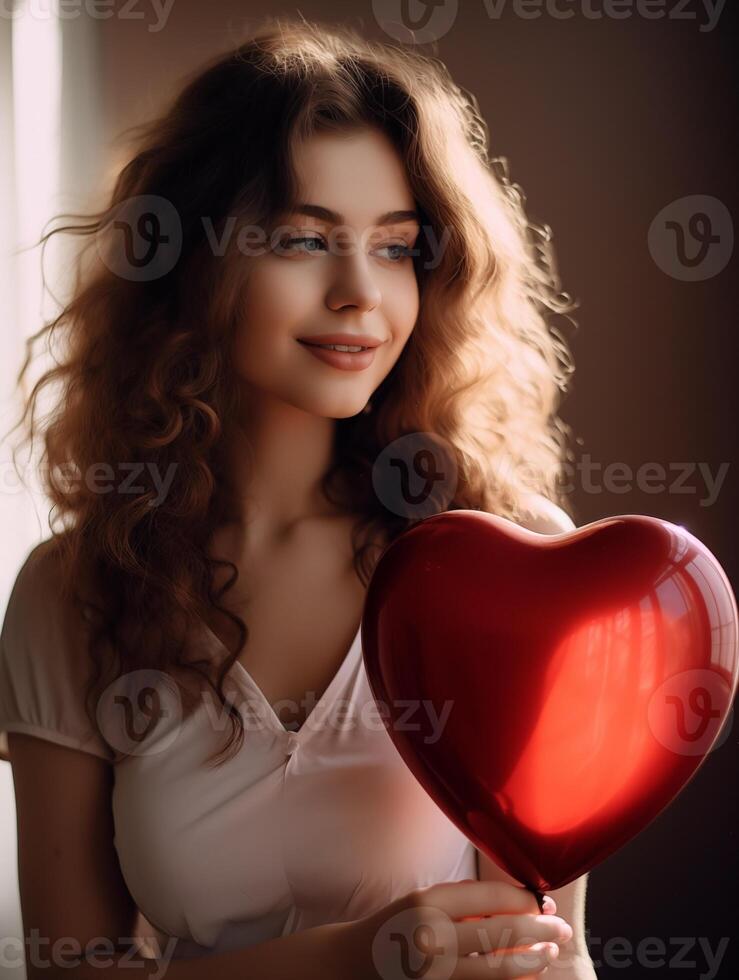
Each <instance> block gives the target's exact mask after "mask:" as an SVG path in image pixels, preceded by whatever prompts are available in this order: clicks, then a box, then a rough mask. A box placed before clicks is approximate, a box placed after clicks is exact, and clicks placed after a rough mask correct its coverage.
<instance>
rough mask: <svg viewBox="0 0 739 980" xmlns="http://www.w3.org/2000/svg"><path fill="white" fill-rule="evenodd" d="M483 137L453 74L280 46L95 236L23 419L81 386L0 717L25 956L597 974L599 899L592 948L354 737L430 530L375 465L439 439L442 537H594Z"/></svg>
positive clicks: (5, 650)
mask: <svg viewBox="0 0 739 980" xmlns="http://www.w3.org/2000/svg"><path fill="white" fill-rule="evenodd" d="M486 145H487V134H486V129H485V126H484V123H483V122H482V120H481V119H480V116H479V113H478V111H477V108H476V104H475V102H474V100H472V99H471V98H470V97H468V96H466V95H465V94H463V93H462V92H461V91H460V90H459V89H458V88H457V87H456V86H455V85H454V83H453V82H452V81H451V79H450V78H449V76H448V74H447V72H446V70H445V69H444V67H443V66H442V65H441V64H440V63H438V62H436V61H434V60H430V59H426V58H424V57H422V56H420V55H419V54H417V53H414V52H412V51H407V50H403V49H400V48H395V47H391V46H385V45H381V44H370V43H367V42H365V41H363V40H362V39H361V38H359V37H357V36H356V35H354V34H353V33H351V32H349V31H346V30H333V31H328V30H326V29H325V28H324V27H323V26H319V25H309V24H306V23H304V22H299V23H292V22H284V21H278V22H274V23H271V24H268V25H267V26H266V27H265V28H264V29H263V30H261V31H260V32H259V33H258V34H257V35H255V36H254V37H253V38H252V39H250V40H248V41H247V42H246V43H244V44H243V45H241V46H240V47H239V48H238V49H237V50H236V51H234V52H231V53H229V54H228V55H226V56H225V57H220V58H218V59H216V60H214V61H213V63H212V64H210V65H209V66H207V67H206V69H204V70H202V71H200V72H199V73H198V74H197V75H195V76H194V77H193V78H192V79H191V80H190V81H189V82H188V84H187V85H186V86H185V87H184V89H183V90H182V92H181V94H180V95H179V97H178V98H177V99H176V100H175V102H174V103H173V104H172V105H171V107H169V108H168V110H167V111H166V112H165V113H164V115H162V116H161V117H160V118H158V119H156V120H155V121H154V122H153V123H150V124H149V125H147V126H144V127H142V128H141V131H140V132H139V133H138V135H137V143H136V145H135V146H134V149H133V152H132V155H131V158H130V161H129V162H128V163H127V164H126V166H124V167H123V169H122V170H121V172H120V174H119V176H118V179H117V181H116V184H115V187H114V190H113V192H112V196H111V199H110V202H109V206H108V207H107V208H106V209H105V210H104V211H102V212H100V213H99V214H96V215H95V216H94V218H93V220H92V221H90V222H88V223H87V224H82V225H77V226H71V227H69V228H68V229H67V230H72V231H75V232H76V233H78V234H81V235H86V236H89V242H88V245H89V246H90V247H89V249H88V250H89V251H92V252H93V253H94V254H93V258H92V260H91V262H90V265H89V267H85V268H83V266H82V262H83V256H81V258H80V278H79V280H78V283H77V289H76V292H75V295H74V296H73V298H72V300H71V302H70V303H69V305H68V306H67V307H66V308H65V309H64V310H63V311H62V313H61V314H60V316H59V317H58V318H57V320H56V321H55V322H54V323H53V324H50V325H49V326H48V327H47V328H45V329H46V330H54V329H62V330H64V331H65V340H66V342H67V345H68V346H67V350H66V358H65V359H62V360H60V361H59V363H58V366H57V367H55V368H54V369H53V370H51V371H50V372H48V373H47V375H45V376H44V377H43V378H42V379H41V380H40V381H39V382H38V383H37V385H36V386H35V388H34V389H33V391H32V393H31V398H30V399H29V407H30V403H31V402H32V401H33V400H35V397H36V393H37V391H38V389H39V388H40V387H41V386H42V385H43V384H46V383H49V382H52V381H59V382H61V383H62V386H63V389H62V397H61V398H60V401H59V406H58V410H57V412H56V413H55V414H54V416H53V417H52V418H51V420H50V422H49V424H48V427H47V428H46V431H45V434H44V447H45V453H46V458H47V461H48V474H49V478H48V488H47V492H48V493H49V495H50V497H51V499H52V500H53V502H54V504H55V506H56V507H57V508H58V510H59V511H60V513H61V515H62V516H63V519H64V528H63V529H62V530H60V531H58V532H55V533H54V534H53V536H52V538H50V539H49V540H47V541H45V542H43V543H42V544H41V545H39V546H38V547H37V548H36V549H34V551H33V552H32V553H31V555H30V556H29V558H28V559H27V561H26V563H25V564H24V566H23V568H22V569H21V570H20V572H19V575H18V578H17V580H16V583H15V586H14V589H13V593H12V595H11V598H10V602H9V605H8V609H7V612H6V617H5V622H4V625H3V644H2V663H1V666H2V675H1V676H2V681H3V687H2V693H1V694H0V700H1V704H0V707H1V709H2V710H1V711H0V727H2V728H3V729H4V730H6V731H8V732H9V733H11V734H10V735H9V739H8V741H9V747H10V758H11V762H12V765H13V772H14V779H15V785H16V798H17V806H18V820H19V828H20V838H19V847H20V865H19V868H20V879H21V882H20V884H21V900H22V908H23V918H24V924H25V928H26V931H27V932H28V931H29V930H30V929H31V928H35V929H37V930H39V932H40V934H41V936H46V937H50V938H51V939H52V940H54V939H56V938H58V937H61V936H66V937H74V941H75V942H77V943H78V946H79V948H78V949H77V950H76V954H75V955H77V957H78V959H77V960H76V961H75V962H76V963H77V966H76V973H75V975H76V976H79V977H88V976H95V977H97V976H99V973H96V972H93V971H94V970H99V969H100V965H99V963H100V960H98V962H97V963H93V962H92V955H91V953H92V951H91V950H90V949H89V947H88V946H87V943H88V940H90V939H92V938H93V937H108V939H109V941H111V942H112V947H110V948H109V949H108V950H107V953H108V969H112V970H117V969H124V968H125V967H126V966H127V965H129V964H128V963H124V962H123V960H124V959H125V958H126V957H130V956H131V955H133V957H134V958H135V959H136V960H141V964H139V963H138V962H137V964H136V965H145V967H146V969H147V970H149V972H147V973H146V974H145V975H147V976H148V975H154V974H155V972H156V971H157V970H160V969H162V968H163V966H165V965H166V969H167V970H168V973H169V976H170V977H172V978H173V980H180V978H188V977H195V976H202V975H203V970H204V969H206V970H207V972H208V975H210V974H211V973H214V974H217V975H218V976H220V977H222V978H229V977H237V976H238V977H240V978H241V977H244V976H249V977H262V976H264V977H269V978H271V980H278V978H282V977H288V976H290V977H294V976H296V975H299V976H301V977H302V978H307V977H313V976H316V977H319V976H320V977H321V978H322V980H323V978H327V977H336V978H339V977H349V976H351V977H360V978H361V977H377V976H385V977H387V976H391V975H392V976H398V975H406V974H399V973H398V972H397V971H398V969H401V967H402V962H405V963H406V967H405V969H406V971H410V970H413V969H415V970H418V969H420V968H419V966H418V961H416V962H415V963H414V962H412V960H413V956H416V957H421V956H423V957H426V959H425V960H424V965H423V968H422V972H413V973H411V972H407V975H409V976H410V975H414V976H420V975H423V974H427V975H428V976H433V977H442V976H443V977H451V976H454V977H455V978H460V980H461V978H466V977H470V978H474V977H483V976H484V977H518V976H524V975H530V974H532V973H537V972H541V971H542V970H543V969H545V968H546V965H547V963H548V962H551V959H552V957H553V956H556V955H557V953H558V952H559V948H560V946H561V947H562V952H561V956H560V959H559V961H558V963H557V966H558V968H561V969H560V973H561V975H562V976H563V977H564V976H567V977H571V978H572V977H592V976H594V974H593V973H592V967H591V966H590V964H589V960H588V958H587V949H586V948H585V944H584V937H583V928H584V922H583V902H584V880H579V881H578V882H574V883H572V885H570V886H568V887H567V888H563V889H560V890H559V891H558V892H557V893H556V895H557V897H558V899H560V900H561V902H562V905H563V909H562V911H563V914H564V915H565V917H567V916H569V918H570V920H571V924H570V925H568V924H567V923H566V922H565V921H564V919H563V918H561V917H559V916H556V915H553V914H552V913H553V912H554V911H556V905H555V904H554V903H553V902H551V901H550V902H549V904H548V905H547V906H545V907H544V910H543V911H544V912H545V913H548V914H544V915H539V914H538V913H539V909H538V906H537V903H536V901H535V899H534V896H533V895H532V894H531V893H530V892H528V891H526V890H525V889H523V888H521V887H520V886H518V885H517V884H516V883H514V882H513V880H512V879H510V878H508V877H507V876H506V875H505V874H504V873H503V872H502V871H501V870H500V869H498V868H497V867H496V866H495V865H493V864H492V862H490V861H489V860H488V859H487V858H485V857H484V856H483V855H478V854H477V853H476V851H475V848H474V847H473V846H472V845H471V843H470V842H469V841H467V840H466V838H464V836H463V835H462V834H461V833H460V832H459V831H458V830H457V829H456V827H454V826H453V825H452V824H451V823H450V821H449V820H448V819H447V818H446V817H445V816H444V815H443V814H442V813H441V811H440V810H439V809H438V808H437V807H436V806H435V804H433V802H432V801H431V800H430V799H429V798H428V797H427V796H426V794H425V793H424V792H423V791H422V790H421V788H420V786H419V785H418V784H417V782H416V781H415V779H414V778H413V777H412V776H411V775H410V773H409V772H408V771H407V770H406V768H405V767H404V765H403V764H402V762H401V761H400V759H399V757H398V755H397V753H396V752H395V750H394V747H393V746H392V743H391V742H390V739H389V736H388V734H387V732H386V731H385V730H384V728H383V726H382V725H381V724H380V725H379V726H378V725H376V724H375V725H371V724H369V723H368V722H367V714H366V712H365V711H364V709H366V708H367V707H368V706H371V703H372V697H371V693H370V691H369V688H368V685H367V679H366V676H365V674H364V671H363V663H362V657H361V649H360V643H359V622H360V619H361V613H362V604H363V598H364V593H365V588H366V585H367V582H368V579H369V575H370V573H371V571H372V568H373V567H374V563H375V562H376V560H377V558H378V557H379V554H380V552H381V550H382V548H383V547H384V546H385V545H386V544H387V543H388V542H390V541H392V540H393V539H394V538H395V537H397V536H398V535H399V534H400V533H402V531H404V530H405V529H407V528H408V527H409V526H411V524H412V523H413V522H414V521H415V520H418V519H419V518H420V517H423V516H426V514H427V513H428V511H426V512H423V511H422V509H421V508H419V506H417V505H416V503H414V502H413V501H415V499H416V498H415V497H414V498H412V500H411V502H410V503H407V506H401V507H398V506H397V505H394V504H393V503H392V501H390V500H389V499H388V497H387V495H386V494H385V493H384V492H383V490H382V487H383V483H382V480H380V481H379V482H378V480H377V465H376V461H377V460H378V457H379V455H380V454H381V452H382V451H383V449H384V448H385V447H387V446H388V445H389V444H390V443H393V444H394V445H396V446H397V447H398V450H397V451H398V453H399V454H400V463H399V465H405V466H407V468H408V471H409V472H410V470H411V468H412V466H413V463H414V458H415V457H414V454H415V452H416V450H417V447H418V445H419V439H420V440H421V441H422V442H423V440H424V438H430V437H433V440H435V442H434V445H436V446H438V447H442V450H443V458H441V457H440V458H439V459H436V460H435V462H436V463H437V465H438V464H439V463H444V462H446V463H447V464H448V463H449V461H450V460H451V462H452V463H453V465H452V466H448V465H447V467H446V469H443V468H442V469H443V473H444V474H445V475H444V478H443V479H441V481H440V482H439V483H436V484H434V490H433V494H432V498H431V499H432V502H433V508H432V512H433V510H439V509H453V508H479V509H484V510H487V511H491V512H495V513H498V514H500V515H502V516H505V517H510V518H511V519H512V520H518V521H521V522H522V523H526V524H527V526H529V527H532V528H533V529H535V530H550V531H558V530H563V529H567V528H571V527H573V526H574V525H573V524H572V521H571V520H570V519H569V518H568V516H567V515H566V514H565V513H564V511H563V510H562V509H561V508H560V507H559V505H558V504H555V503H554V502H553V499H552V498H555V499H556V497H557V494H558V483H557V478H558V471H559V469H560V468H561V463H562V455H563V449H564V440H563V433H564V431H565V427H564V426H563V425H562V423H561V421H560V420H559V419H558V417H557V416H556V408H557V399H558V396H559V392H560V389H563V388H564V386H565V381H566V378H567V376H568V374H569V373H570V371H571V363H570V360H569V356H568V353H567V349H566V347H565V345H564V343H563V342H562V341H561V340H560V339H558V337H557V335H556V332H555V330H554V329H553V328H552V327H551V325H550V324H549V323H548V321H547V314H549V313H552V312H555V313H556V312H560V313H561V312H563V311H565V310H566V309H567V305H568V304H567V297H562V296H560V295H558V294H557V289H556V282H555V278H554V275H553V273H552V272H551V269H550V268H549V266H548V264H547V262H546V253H545V252H543V251H542V249H541V247H540V243H538V242H537V241H536V238H535V233H534V230H533V229H531V228H530V226H528V224H527V221H526V218H525V216H524V212H523V209H522V205H521V196H520V193H519V192H518V191H517V189H516V188H515V187H514V186H513V185H511V184H510V182H509V181H508V179H507V176H506V174H505V170H504V169H501V168H500V167H498V168H497V171H498V172H497V176H496V173H495V172H494V171H495V167H494V165H493V162H491V161H490V160H489V159H488V156H487V149H486ZM57 230H62V229H57ZM93 243H94V244H95V246H96V249H95V250H93V249H92V248H91V246H92V245H93ZM84 254H85V253H83V255H84ZM43 332H44V331H41V332H40V334H41V333H43ZM40 334H39V335H40ZM39 335H37V336H39ZM34 339H35V338H34ZM321 345H323V348H322V347H321ZM336 345H339V347H340V348H344V347H348V348H356V347H360V348H365V347H367V348H371V350H354V349H348V350H343V349H340V350H336V349H333V350H329V351H327V350H326V348H327V347H328V348H331V347H334V348H335V346H336ZM27 363H28V362H26V365H24V368H23V371H25V369H26V367H27ZM23 371H22V372H21V374H23ZM32 431H33V414H32V416H31V432H32ZM397 440H399V442H397ZM404 440H405V441H404ZM404 452H407V454H408V458H407V459H403V454H404ZM69 463H71V464H72V465H71V467H69V466H68V464H69ZM65 469H66V472H65V473H64V477H63V476H62V472H63V471H65ZM70 471H71V472H70ZM452 473H453V474H454V476H453V478H452V476H451V475H450V474H452ZM409 499H410V498H409ZM247 624H248V625H247ZM339 706H343V707H344V709H345V710H346V712H347V714H348V715H351V716H352V717H353V718H354V721H355V722H357V723H355V724H354V725H353V726H346V725H340V724H337V723H336V712H335V709H336V708H337V707H339ZM358 719H361V720H359V721H358ZM229 726H230V732H229V731H227V729H228V728H229ZM224 734H225V735H226V736H227V737H226V738H225V739H224ZM219 750H220V751H219ZM49 812H52V813H53V814H54V817H55V820H54V822H53V826H51V827H50V826H49V820H48V818H47V814H48V813H49ZM478 857H479V868H478ZM478 875H479V878H480V880H477V879H478ZM60 880H63V881H64V883H65V891H64V894H63V896H62V895H61V893H60V891H59V888H58V882H59V881H60ZM482 915H487V916H491V917H490V918H487V919H486V920H485V922H484V925H485V927H486V928H481V925H482V924H483V923H482V922H481V921H479V920H478V921H475V920H474V917H479V916H482ZM137 916H138V918H136V917H137ZM134 923H136V927H135V928H134ZM420 925H425V926H426V927H427V928H428V927H430V928H431V934H432V935H433V937H434V939H435V945H434V947H428V946H424V945H423V944H422V943H421V942H420V941H418V939H417V937H418V935H419V929H418V927H419V926H420ZM573 931H574V932H575V935H574V936H573ZM426 934H427V933H426ZM132 936H135V938H133V939H132ZM399 936H402V937H404V939H403V941H402V942H401V941H399V939H398V937H399ZM388 937H390V938H388ZM393 937H394V938H393ZM144 938H147V939H148V941H147V942H141V940H143V939H144ZM175 940H177V941H175ZM383 943H384V944H385V945H383ZM411 943H412V944H413V945H414V946H415V953H413V955H411V953H412V951H411ZM132 946H133V947H135V948H134V949H132V948H131V947H132ZM501 950H503V951H506V950H507V952H503V953H501V952H498V954H497V956H496V955H495V951H501ZM514 950H515V952H514ZM97 952H98V956H99V955H100V949H98V950H97ZM522 953H526V955H525V956H524V955H522ZM469 954H475V955H469ZM404 955H405V956H406V960H405V961H403V960H402V957H403V956H404ZM150 957H155V958H156V959H158V960H159V962H155V961H154V959H152V958H150ZM203 957H204V959H203ZM393 957H395V959H393ZM398 957H400V958H398ZM408 957H410V959H408ZM27 958H28V962H29V976H34V975H35V974H34V972H33V971H34V969H35V967H34V965H33V964H34V963H35V962H37V961H38V960H39V956H38V952H37V951H36V950H31V949H27ZM393 970H394V971H395V972H392V971H393ZM429 970H432V971H433V972H428V971H429ZM39 975H44V976H49V973H48V970H47V972H42V970H40V969H39ZM157 975H158V974H157Z"/></svg>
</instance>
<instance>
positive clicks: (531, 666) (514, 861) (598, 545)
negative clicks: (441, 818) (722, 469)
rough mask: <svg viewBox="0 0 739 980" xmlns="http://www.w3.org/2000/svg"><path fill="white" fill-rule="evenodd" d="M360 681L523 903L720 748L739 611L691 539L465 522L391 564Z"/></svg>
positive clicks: (650, 808) (622, 839)
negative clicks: (522, 890)
mask: <svg viewBox="0 0 739 980" xmlns="http://www.w3.org/2000/svg"><path fill="white" fill-rule="evenodd" d="M362 647H363V655H364V660H365V666H366V669H367V675H368V678H369V682H370V685H371V688H372V692H373V694H374V697H375V700H376V701H377V702H378V707H380V709H381V713H382V716H383V720H384V723H385V727H386V728H387V731H388V733H389V735H390V737H391V738H392V740H393V742H394V744H395V746H396V748H397V749H398V751H399V752H400V754H401V756H402V757H403V759H404V761H405V763H406V764H407V765H408V766H409V768H410V769H411V771H412V772H413V773H414V775H415V776H416V778H417V779H418V780H419V781H420V783H421V784H422V785H423V786H424V788H425V789H426V790H427V792H428V793H429V794H430V795H431V796H432V798H433V799H434V800H435V801H436V803H437V804H438V806H439V807H440V808H441V809H442V810H443V811H444V812H445V813H446V815H447V816H448V817H449V818H450V819H451V820H452V821H453V822H454V823H455V824H456V825H457V826H458V827H459V828H460V830H462V831H463V832H464V833H465V834H466V835H467V836H468V837H469V838H470V840H471V841H472V842H473V843H474V844H475V846H476V847H478V848H479V849H480V850H481V851H483V852H484V853H486V854H487V855H488V856H489V857H490V858H491V859H492V860H493V861H495V862H496V863H497V864H498V865H499V866H500V867H501V868H503V869H504V870H505V871H506V872H508V874H510V875H512V876H513V877H514V878H515V879H516V880H517V881H519V882H521V883H522V884H524V885H526V886H527V887H529V888H532V889H535V890H539V891H547V890H551V889H554V888H559V887H561V886H562V885H564V884H567V883H568V882H569V881H572V880H573V879H574V878H576V877H579V876H580V875H582V874H584V873H585V872H587V871H589V870H590V869H591V868H592V867H594V866H595V865H596V864H598V863H599V862H600V861H602V860H603V859H604V858H606V857H607V856H608V855H610V854H612V853H613V852H614V851H616V850H617V849H618V848H619V847H621V846H622V845H623V844H624V843H626V842H627V841H628V840H630V839H631V838H632V837H634V836H635V835H636V834H638V833H639V832H640V831H641V830H642V829H643V828H644V827H645V826H646V825H647V824H648V823H650V821H651V820H653V819H654V818H655V817H656V816H657V814H659V813H660V811H661V810H663V809H664V808H665V807H666V806H667V805H668V804H669V803H670V801H671V800H673V799H674V797H675V796H676V795H677V794H678V793H679V792H680V790H681V789H682V788H683V787H684V786H685V784H686V783H687V782H688V781H689V780H690V778H691V777H692V776H693V775H694V773H695V771H696V769H697V768H698V767H699V766H700V764H701V763H702V762H703V760H704V759H705V757H706V756H707V754H708V752H709V751H710V749H711V746H712V745H713V744H714V743H715V742H716V741H717V739H718V736H719V734H720V731H721V728H722V726H723V725H724V723H725V721H726V719H727V715H728V712H729V710H730V707H731V704H732V701H733V698H734V695H735V692H736V687H737V676H738V670H737V607H736V600H735V598H734V595H733V592H732V590H731V587H730V585H729V583H728V580H727V578H726V575H725V574H724V572H723V570H722V568H721V566H720V565H719V564H718V562H717V560H716V559H715V557H714V556H713V555H712V554H711V552H710V551H709V550H708V549H707V548H706V547H705V546H704V545H703V544H702V543H701V542H700V541H699V540H698V539H697V538H695V537H694V536H693V535H691V534H690V533H689V532H688V531H686V530H685V529H684V528H682V527H679V526H677V525H674V524H670V523H668V522H667V521H663V520H659V519H657V518H651V517H645V516H640V515H625V516H619V517H613V518H606V519H603V520H600V521H596V522H595V523H592V524H588V525H586V526H584V527H581V528H577V529H575V530H573V531H568V532H564V533H562V534H556V535H543V534H538V533H536V532H533V531H529V530H527V529H525V528H522V527H519V526H518V525H517V524H514V523H512V522H511V521H508V520H505V519H503V518H500V517H497V516H495V515H491V514H486V513H483V512H480V511H471V510H457V511H449V512H446V513H442V514H436V515H434V516H432V517H429V518H426V519H425V520H423V521H421V522H419V523H418V524H416V525H415V526H414V527H412V528H411V529H410V530H408V531H406V532H405V533H404V534H403V535H402V536H401V537H400V538H398V539H396V540H395V541H393V542H392V543H391V544H390V545H389V546H388V547H387V548H386V549H385V551H384V552H383V554H382V557H381V559H380V561H379V563H378V565H377V567H376V569H375V572H374V574H373V576H372V579H371V581H370V584H369V587H368V591H367V597H366V601H365V607H364V615H363V620H362Z"/></svg>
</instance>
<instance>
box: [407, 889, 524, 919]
mask: <svg viewBox="0 0 739 980" xmlns="http://www.w3.org/2000/svg"><path fill="white" fill-rule="evenodd" d="M422 894H423V901H424V904H426V905H435V906H436V907H437V908H440V909H442V910H443V911H444V912H446V914H447V915H448V916H449V917H450V918H451V919H463V918H465V916H479V915H501V914H507V913H508V914H511V915H523V914H525V913H528V914H529V915H538V914H539V905H538V903H537V901H536V898H535V897H534V895H533V894H532V892H530V891H529V890H528V888H523V887H519V886H518V885H510V884H508V882H505V881H471V882H467V881H463V882H458V881H444V882H440V883H439V884H436V885H430V886H429V887H428V888H426V889H424V890H423V892H422Z"/></svg>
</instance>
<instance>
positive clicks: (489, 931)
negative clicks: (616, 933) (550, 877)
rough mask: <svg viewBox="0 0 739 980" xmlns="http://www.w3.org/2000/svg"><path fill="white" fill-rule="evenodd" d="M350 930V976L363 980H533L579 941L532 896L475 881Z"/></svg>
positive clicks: (411, 899) (346, 933)
mask: <svg viewBox="0 0 739 980" xmlns="http://www.w3.org/2000/svg"><path fill="white" fill-rule="evenodd" d="M554 909H555V911H556V905H555V906H554ZM343 925H344V927H345V928H344V930H343V936H342V942H343V944H344V945H343V951H344V952H343V957H344V959H343V963H344V969H345V972H346V976H351V977H353V978H356V980H391V978H393V980H394V978H396V977H402V976H408V977H418V978H419V980H420V978H422V980H481V978H483V977H484V978H485V980H499V978H500V980H502V978H508V977H531V976H532V975H536V974H541V973H543V972H544V970H546V968H547V966H548V965H549V964H550V963H551V962H553V960H555V959H556V958H557V956H558V955H559V946H560V945H561V944H563V943H565V942H567V941H568V940H569V939H570V938H571V937H572V929H571V927H570V926H569V925H568V924H567V923H566V922H565V921H564V919H561V918H559V917H558V916H556V915H552V914H545V915H541V914H540V913H539V907H538V905H537V903H536V898H535V897H534V895H533V893H532V892H530V891H529V890H528V889H526V888H523V887H518V886H515V885H510V884H508V883H506V882H498V881H476V880H473V879H467V880H465V881H450V882H442V883H439V884H436V885H430V886H429V887H428V888H421V889H416V890H415V891H413V892H410V893H409V894H408V895H404V896H403V897H402V898H399V899H396V900H395V901H394V902H391V903H390V904H389V905H387V906H385V907H384V908H382V909H380V910H379V911H378V912H373V913H372V914H371V915H368V916H365V917H364V918H362V919H357V920H355V921H354V922H347V923H344V924H343ZM545 944H553V946H549V945H545Z"/></svg>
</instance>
